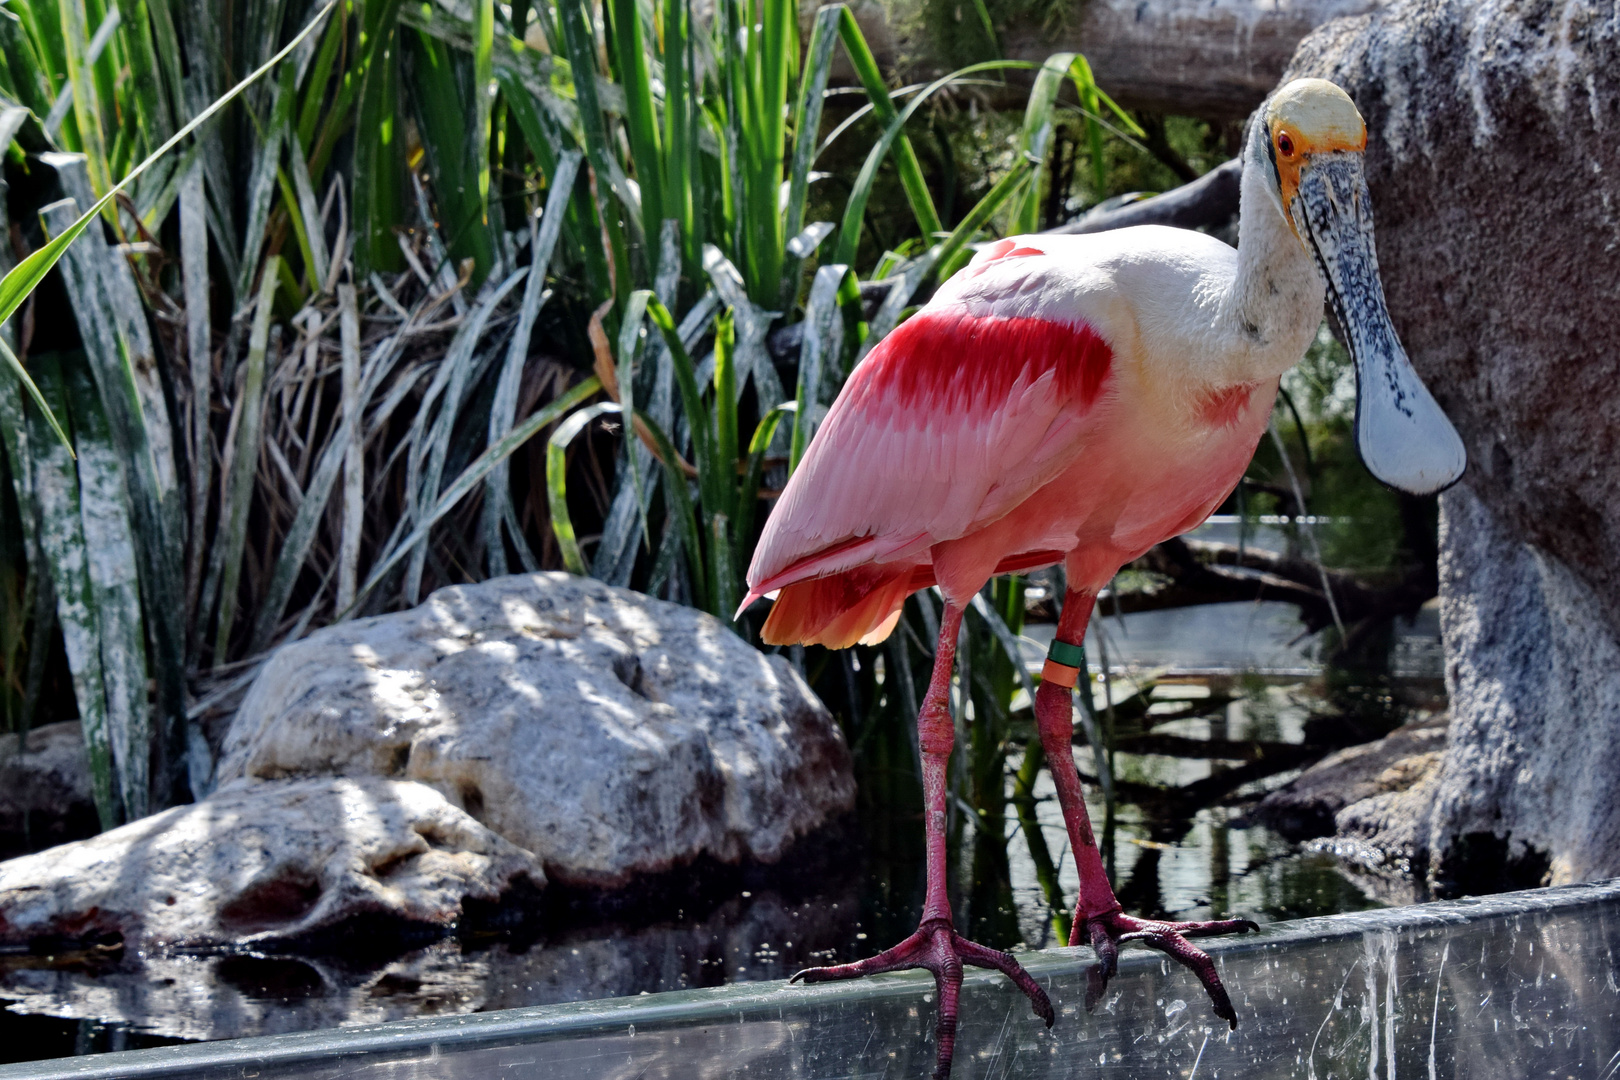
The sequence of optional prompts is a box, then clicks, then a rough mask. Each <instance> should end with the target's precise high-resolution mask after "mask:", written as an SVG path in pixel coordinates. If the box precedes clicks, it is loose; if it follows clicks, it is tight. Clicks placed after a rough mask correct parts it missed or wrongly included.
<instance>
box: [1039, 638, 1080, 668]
mask: <svg viewBox="0 0 1620 1080" xmlns="http://www.w3.org/2000/svg"><path fill="white" fill-rule="evenodd" d="M1046 655H1047V656H1048V657H1049V658H1051V659H1053V660H1055V661H1057V662H1058V663H1060V664H1062V665H1063V666H1064V667H1072V668H1079V669H1080V670H1082V671H1084V670H1085V667H1086V649H1085V646H1083V645H1070V644H1069V643H1068V642H1067V641H1059V640H1058V639H1057V638H1053V639H1052V646H1051V648H1049V649H1047V650H1046Z"/></svg>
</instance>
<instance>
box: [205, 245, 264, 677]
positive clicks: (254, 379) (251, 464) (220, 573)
mask: <svg viewBox="0 0 1620 1080" xmlns="http://www.w3.org/2000/svg"><path fill="white" fill-rule="evenodd" d="M279 263H280V257H279V256H275V255H272V256H270V258H269V259H266V260H265V265H264V275H263V277H262V278H261V279H260V282H259V297H258V300H257V302H256V307H255V308H254V312H253V328H252V330H251V331H249V334H248V355H247V370H246V372H245V379H244V382H243V385H242V396H241V397H240V398H239V399H238V400H237V402H236V409H237V411H238V417H239V418H238V421H237V428H236V444H235V446H234V447H233V448H232V456H231V471H230V475H229V478H228V482H227V485H226V488H225V491H224V494H223V496H222V498H221V510H220V521H221V526H220V534H221V535H220V536H219V537H217V538H216V540H215V544H216V546H215V548H214V564H213V566H211V567H210V568H209V569H210V574H209V576H210V577H215V576H216V574H217V580H218V582H219V621H218V623H217V624H216V626H215V630H214V667H215V669H218V668H220V667H221V666H223V665H224V663H225V659H226V652H227V648H228V646H229V645H230V641H231V628H232V626H234V625H235V623H236V604H237V585H238V582H239V581H240V579H241V574H242V550H243V548H244V547H246V545H247V521H248V508H249V507H250V506H251V505H252V504H253V490H254V483H253V478H254V475H255V474H256V473H257V472H258V469H259V452H260V449H261V447H262V446H263V429H262V421H263V417H264V373H265V367H266V363H267V361H266V356H267V354H268V352H269V350H270V319H271V316H272V314H273V312H274V308H275V301H276V289H277V287H278V286H279V284H280V266H279ZM278 329H279V328H278ZM277 351H278V352H279V351H280V345H279V341H278V343H277ZM216 567H217V570H216V569H215V568H216ZM211 592H212V590H210V589H208V588H207V587H205V588H204V590H203V603H204V605H205V607H204V609H203V610H204V612H205V613H206V611H207V607H208V606H211V605H210V601H211V600H212V595H211Z"/></svg>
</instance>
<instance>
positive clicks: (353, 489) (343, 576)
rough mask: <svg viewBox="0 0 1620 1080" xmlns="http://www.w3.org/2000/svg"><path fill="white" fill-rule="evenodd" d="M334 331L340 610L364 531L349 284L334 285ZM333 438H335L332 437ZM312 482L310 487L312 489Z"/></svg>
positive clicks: (356, 330) (348, 598) (356, 332)
mask: <svg viewBox="0 0 1620 1080" xmlns="http://www.w3.org/2000/svg"><path fill="white" fill-rule="evenodd" d="M338 312H339V324H338V334H339V339H340V346H341V348H342V350H343V376H342V379H343V412H342V416H343V426H344V428H345V429H346V432H339V433H338V434H339V436H342V435H344V434H347V436H348V437H347V438H346V439H343V440H342V441H341V444H340V445H342V447H343V532H342V534H341V537H340V539H339V541H338V586H337V601H336V607H337V609H338V610H339V611H343V610H345V609H346V608H348V607H349V605H351V604H353V603H354V590H355V586H356V585H357V584H358V583H359V575H360V540H361V535H362V533H363V532H364V531H365V513H366V491H365V484H366V455H365V438H364V433H363V432H362V430H361V428H362V424H361V418H362V415H363V413H362V410H363V409H364V407H365V405H364V403H363V402H362V401H361V400H360V305H359V303H358V302H357V300H356V297H355V292H354V286H353V285H348V284H344V285H339V286H338ZM334 441H336V440H334ZM314 487H315V484H314V483H313V482H312V483H311V484H310V488H311V489H312V490H313V489H314Z"/></svg>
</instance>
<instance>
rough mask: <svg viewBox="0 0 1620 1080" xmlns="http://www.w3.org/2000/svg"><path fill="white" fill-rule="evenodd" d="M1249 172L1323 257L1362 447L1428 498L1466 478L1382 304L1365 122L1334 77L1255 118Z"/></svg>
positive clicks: (1394, 477) (1306, 83)
mask: <svg viewBox="0 0 1620 1080" xmlns="http://www.w3.org/2000/svg"><path fill="white" fill-rule="evenodd" d="M1256 119H1257V123H1256V128H1255V131H1254V133H1253V137H1252V140H1251V142H1250V147H1251V149H1250V160H1249V161H1248V162H1246V163H1245V165H1246V167H1255V168H1258V169H1259V170H1261V175H1263V176H1264V177H1265V179H1266V185H1265V186H1266V190H1267V192H1268V193H1269V194H1271V195H1272V196H1273V197H1274V198H1275V200H1276V205H1277V209H1278V210H1279V211H1281V213H1282V216H1283V218H1284V219H1285V220H1286V221H1287V222H1288V225H1289V228H1291V229H1292V230H1293V232H1294V235H1295V236H1296V237H1298V238H1299V242H1300V244H1301V245H1303V246H1304V248H1305V251H1306V252H1307V253H1308V254H1309V255H1310V256H1311V258H1312V259H1313V260H1314V261H1315V263H1316V267H1317V269H1318V270H1319V271H1320V272H1321V275H1322V279H1323V281H1324V282H1325V283H1326V285H1327V295H1328V302H1329V303H1330V304H1332V305H1333V312H1334V314H1335V315H1336V316H1337V317H1338V320H1339V325H1340V326H1341V327H1343V329H1344V332H1345V334H1346V335H1347V336H1348V337H1349V346H1350V355H1351V356H1352V358H1353V359H1354V360H1355V365H1356V449H1357V450H1358V451H1359V452H1360V454H1361V460H1362V461H1363V462H1364V463H1365V464H1366V466H1367V469H1368V470H1369V471H1370V472H1371V473H1372V474H1373V475H1374V476H1376V477H1377V478H1378V479H1379V480H1381V481H1383V482H1384V483H1386V484H1388V485H1389V486H1390V487H1393V488H1396V489H1398V490H1401V491H1406V492H1410V493H1411V494H1414V495H1428V494H1433V493H1435V492H1438V491H1441V490H1443V489H1445V488H1447V487H1450V486H1451V485H1452V484H1453V483H1455V482H1456V481H1457V479H1458V478H1459V477H1460V476H1462V473H1463V469H1464V467H1465V466H1466V465H1467V453H1466V451H1465V450H1464V449H1463V443H1462V439H1461V438H1460V437H1459V436H1458V435H1457V430H1456V428H1454V427H1452V426H1451V421H1450V420H1448V419H1447V418H1446V415H1445V413H1444V412H1442V411H1441V409H1440V406H1439V405H1438V404H1436V403H1435V400H1434V398H1433V397H1432V396H1431V395H1430V394H1429V391H1428V389H1427V388H1426V387H1425V386H1424V385H1423V382H1422V380H1420V379H1419V378H1418V376H1417V372H1416V371H1414V370H1413V369H1412V364H1411V361H1409V360H1408V359H1407V356H1406V350H1405V349H1403V348H1402V347H1401V342H1400V339H1399V338H1398V337H1397V336H1396V334H1395V327H1394V324H1393V323H1391V322H1390V318H1389V311H1388V309H1387V308H1386V306H1385V304H1384V287H1383V283H1382V282H1381V281H1380V280H1379V277H1378V253H1377V251H1376V250H1375V248H1374V246H1373V223H1372V199H1371V197H1370V196H1369V194H1368V192H1367V179H1366V175H1365V174H1364V172H1363V169H1362V157H1363V153H1364V151H1365V150H1366V147H1367V125H1366V123H1364V122H1363V121H1362V119H1361V113H1359V112H1357V111H1356V106H1355V103H1354V102H1352V101H1351V100H1350V96H1349V95H1348V94H1346V93H1345V92H1344V91H1343V90H1341V89H1339V88H1338V87H1337V86H1335V85H1334V84H1332V83H1330V82H1328V81H1327V80H1326V79H1296V80H1294V81H1293V82H1291V83H1289V84H1288V85H1286V86H1284V87H1283V88H1282V89H1280V90H1278V91H1277V92H1276V93H1274V94H1272V96H1271V97H1270V98H1269V99H1267V101H1266V103H1265V105H1263V106H1261V109H1260V113H1259V116H1258V117H1257V118H1256Z"/></svg>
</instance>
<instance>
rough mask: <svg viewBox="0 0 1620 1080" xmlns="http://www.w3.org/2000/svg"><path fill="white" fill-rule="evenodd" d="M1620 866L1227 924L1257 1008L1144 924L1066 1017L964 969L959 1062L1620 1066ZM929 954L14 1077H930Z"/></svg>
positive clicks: (1184, 1069) (1379, 1071)
mask: <svg viewBox="0 0 1620 1080" xmlns="http://www.w3.org/2000/svg"><path fill="white" fill-rule="evenodd" d="M1617 948H1620V880H1617V881H1612V882H1602V883H1597V884H1590V885H1574V886H1567V887H1562V888H1556V889H1539V890H1533V891H1529V892H1520V893H1506V894H1501V895H1497V896H1488V897H1481V898H1478V899H1472V900H1463V901H1454V902H1444V903H1434V904H1425V905H1421V906H1417V907H1408V908H1392V909H1385V910H1381V911H1371V912H1362V913H1357V914H1352V915H1338V916H1333V917H1330V918H1324V919H1307V920H1301V921H1298V922H1291V923H1279V924H1274V925H1273V926H1271V927H1269V928H1268V929H1267V930H1266V931H1265V932H1263V933H1261V934H1259V935H1249V936H1248V937H1245V938H1230V939H1223V940H1218V941H1212V942H1210V943H1209V951H1210V952H1211V953H1212V954H1213V955H1214V956H1215V958H1216V961H1217V963H1218V965H1219V967H1220V970H1221V976H1222V978H1223V979H1224V980H1225V982H1226V985H1227V987H1228V989H1229V990H1230V992H1231V994H1232V1000H1233V1003H1234V1004H1235V1006H1236V1008H1237V1011H1238V1018H1239V1027H1238V1030H1237V1031H1235V1032H1234V1031H1229V1030H1228V1029H1227V1026H1226V1025H1225V1024H1224V1023H1222V1022H1221V1021H1220V1020H1219V1019H1217V1018H1216V1017H1215V1016H1214V1015H1213V1014H1212V1013H1211V1012H1210V1010H1209V1004H1208V1001H1207V1000H1206V999H1205V997H1204V994H1203V991H1202V989H1201V988H1200V987H1199V986H1198V984H1197V982H1196V981H1195V980H1194V979H1193V977H1192V976H1191V975H1190V974H1189V973H1187V972H1186V971H1184V970H1183V969H1181V968H1179V967H1175V966H1172V965H1171V964H1170V963H1169V962H1168V961H1167V960H1165V959H1164V958H1163V957H1161V956H1160V955H1159V954H1158V953H1154V952H1149V951H1147V950H1144V949H1141V948H1140V947H1127V948H1126V950H1125V951H1124V954H1123V955H1122V956H1121V957H1120V973H1119V976H1118V977H1117V978H1116V979H1115V980H1114V982H1113V983H1112V984H1111V985H1110V986H1109V989H1108V993H1107V995H1106V997H1105V999H1104V1000H1103V1001H1102V1002H1101V1003H1100V1004H1099V1005H1098V1007H1097V1010H1096V1012H1094V1013H1092V1014H1089V1015H1088V1014H1087V1013H1086V1011H1085V1008H1084V1006H1083V1001H1084V997H1085V986H1086V978H1085V969H1086V967H1087V966H1089V964H1090V963H1091V962H1092V956H1091V952H1090V950H1089V949H1055V950H1051V951H1047V952H1042V953H1031V954H1026V955H1025V956H1024V957H1023V958H1022V959H1023V960H1024V963H1025V964H1026V966H1027V967H1028V968H1029V971H1030V973H1031V974H1032V975H1034V976H1035V978H1037V979H1038V980H1040V981H1041V983H1042V984H1043V985H1045V986H1046V988H1047V991H1048V993H1050V994H1051V997H1052V1002H1053V1005H1054V1006H1055V1007H1056V1008H1057V1012H1058V1020H1057V1024H1056V1026H1054V1027H1053V1028H1052V1029H1051V1030H1050V1031H1048V1030H1047V1029H1046V1027H1045V1026H1044V1025H1042V1024H1041V1022H1040V1021H1039V1020H1037V1019H1036V1018H1035V1017H1034V1016H1033V1015H1032V1014H1031V1012H1030V1010H1029V1006H1028V1004H1027V1002H1026V1001H1025V1000H1024V998H1023V997H1022V996H1021V995H1019V994H1018V993H1017V992H1016V991H1015V990H1014V989H1013V988H1012V987H1011V986H1010V985H1009V984H1008V983H1007V982H1006V980H1004V979H1002V978H1001V977H1000V976H999V975H994V974H992V973H987V972H978V971H971V972H970V974H969V976H968V978H967V982H966V984H965V986H964V988H963V994H962V1009H961V1026H960V1029H959V1034H958V1037H957V1057H956V1068H955V1070H954V1076H955V1077H956V1078H957V1080H969V1078H977V1077H1014V1076H1016V1077H1019V1078H1020V1080H1024V1078H1037V1077H1046V1076H1063V1077H1111V1078H1123V1077H1126V1076H1129V1077H1131V1078H1132V1080H1140V1078H1153V1077H1166V1078H1169V1077H1176V1078H1180V1080H1200V1078H1216V1077H1222V1076H1225V1077H1243V1078H1246V1080H1258V1078H1271V1077H1276V1078H1282V1077H1289V1078H1293V1077H1312V1078H1314V1077H1321V1078H1323V1080H1326V1078H1328V1077H1331V1076H1338V1077H1345V1076H1368V1077H1373V1078H1375V1080H1376V1078H1380V1077H1389V1078H1391V1080H1393V1078H1395V1077H1424V1076H1426V1077H1438V1076H1445V1077H1468V1078H1471V1080H1495V1078H1500V1080H1527V1078H1530V1077H1566V1076H1583V1077H1593V1078H1597V1080H1609V1078H1610V1077H1611V1076H1613V1075H1615V1074H1616V1073H1617V1067H1620V979H1617V975H1620V973H1617V971H1616V959H1615V957H1616V951H1617ZM933 1023H934V1004H933V984H932V980H931V979H930V978H929V976H927V975H926V974H923V973H910V974H905V975H889V976H881V977H877V978H872V979H866V980H862V981H859V982H852V983H840V984H823V985H820V986H814V987H799V986H795V987H788V986H786V985H784V984H782V983H755V984H745V985H739V986H729V987H720V988H717V989H712V990H689V991H683V992H680V993H673V994H658V995H651V996H643V997H636V998H620V999H616V1000H609V1001H590V1002H579V1003H571V1004H567V1005H551V1006H544V1007H540V1008H529V1009H514V1010H509V1011H505V1012H489V1013H478V1014H473V1015H469V1016H458V1017H435V1018H432V1019H423V1020H407V1021H399V1022H396V1023H389V1024H377V1025H372V1026H368V1027H348V1028H338V1029H330V1030H326V1031H316V1032H305V1033H300V1034H293V1035H275V1036H268V1037H264V1038H255V1039H239V1040H234V1041H226V1042H215V1043H200V1044H194V1045H188V1046H174V1047H164V1048H161V1049H155V1050H135V1051H128V1052H123V1053H111V1054H103V1055H100V1056H97V1057H85V1058H64V1059H58V1060H54V1061H43V1062H30V1063H27V1064H21V1065H10V1066H0V1080H23V1078H28V1080H45V1078H58V1077H60V1078H74V1080H90V1078H98V1080H100V1078H106V1080H113V1078H118V1080H152V1078H157V1077H163V1078H174V1080H181V1078H184V1080H204V1078H208V1080H213V1078H218V1080H226V1078H230V1080H244V1078H253V1080H284V1078H292V1077H299V1078H318V1077H319V1078H327V1077H330V1078H334V1080H335V1078H338V1077H342V1078H344V1080H462V1078H466V1080H472V1078H478V1080H486V1078H490V1080H493V1078H499V1080H526V1078H531V1077H533V1078H539V1077H545V1078H547V1080H588V1078H603V1080H607V1078H613V1080H633V1078H638V1077H646V1078H649V1080H651V1078H663V1077H689V1076H690V1077H722V1076H734V1075H743V1074H746V1075H747V1076H749V1077H750V1078H760V1080H764V1078H774V1077H794V1078H813V1077H878V1076H889V1077H901V1078H912V1077H915V1078H921V1077H925V1076H928V1075H929V1074H930V1073H931V1072H932V1070H933V1061H934V1039H933Z"/></svg>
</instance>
